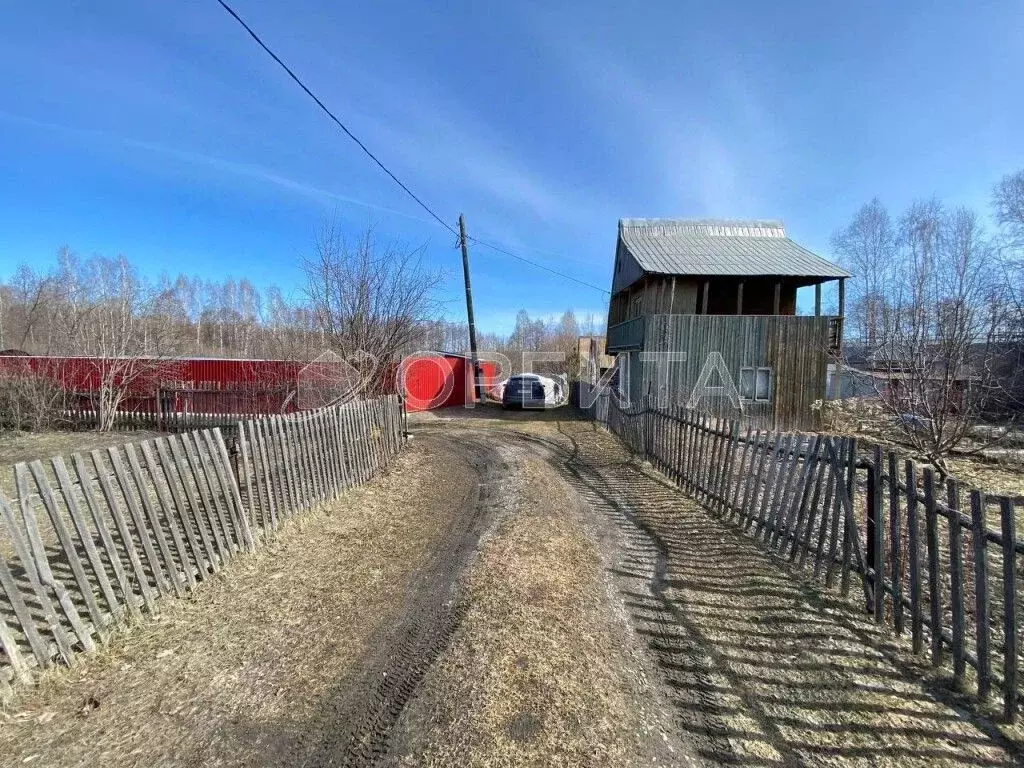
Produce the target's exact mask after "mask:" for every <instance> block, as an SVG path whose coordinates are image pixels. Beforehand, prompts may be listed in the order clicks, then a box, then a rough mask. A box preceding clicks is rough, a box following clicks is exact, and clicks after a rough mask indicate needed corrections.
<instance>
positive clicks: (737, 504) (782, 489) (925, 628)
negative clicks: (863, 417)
mask: <svg viewBox="0 0 1024 768" xmlns="http://www.w3.org/2000/svg"><path fill="white" fill-rule="evenodd" d="M588 402H589V401H588ZM590 411H591V413H592V415H593V417H594V418H595V419H596V420H597V421H598V422H599V423H601V424H602V425H603V426H605V427H606V428H607V429H609V430H610V431H611V432H613V433H615V434H616V435H618V436H619V437H620V438H621V439H622V440H623V442H624V443H625V444H626V445H627V446H628V447H629V448H630V449H631V450H632V451H633V452H635V453H637V454H638V455H640V456H642V457H644V458H645V459H647V460H648V461H650V462H651V464H652V465H653V466H654V467H655V468H656V469H658V470H659V471H660V472H662V473H663V474H665V475H666V476H667V477H668V478H669V479H670V480H672V481H673V482H674V483H675V484H676V485H677V486H678V487H680V488H681V489H682V490H683V491H684V492H686V493H688V494H690V495H692V496H694V497H695V498H697V499H698V500H700V501H702V502H703V503H704V504H705V505H706V506H708V507H709V508H710V509H711V510H712V511H713V512H714V513H716V514H718V515H720V516H722V517H724V518H727V519H729V520H731V521H733V522H735V523H736V524H737V525H738V526H739V527H740V528H742V530H744V531H745V532H746V533H747V534H749V535H751V536H753V537H754V538H756V539H757V540H758V541H760V542H761V543H763V545H764V546H766V547H767V548H768V549H769V550H770V551H772V552H773V553H774V554H776V555H777V556H779V557H781V558H783V559H785V560H787V561H788V562H789V563H791V564H792V565H793V566H794V567H796V568H799V569H805V568H806V569H808V570H810V571H811V572H812V573H813V576H814V578H815V579H821V580H823V581H824V585H825V587H826V588H836V587H838V589H839V590H840V591H841V593H842V594H843V595H848V594H849V592H850V589H851V587H852V584H853V583H854V582H857V584H858V587H857V588H858V592H860V591H863V596H864V599H865V605H866V607H867V610H868V611H869V612H870V613H871V614H872V615H873V617H874V620H875V621H876V622H877V623H879V624H883V623H888V624H891V626H892V628H893V630H894V631H895V632H896V634H897V635H900V636H903V635H906V634H907V633H908V631H909V635H910V646H911V650H912V651H913V652H914V653H924V652H925V650H926V649H927V651H928V653H929V657H930V661H931V664H932V665H933V666H935V667H940V666H943V665H944V664H946V663H947V662H948V661H950V660H951V661H952V672H953V679H954V682H955V684H956V685H957V686H958V687H959V688H961V689H963V690H967V689H968V688H969V687H970V688H973V689H974V690H975V691H976V693H977V695H978V697H980V698H981V699H983V700H985V699H988V698H989V697H990V695H991V694H992V692H993V689H994V688H995V689H998V691H999V692H1000V694H1001V698H1002V703H1003V715H1004V717H1005V719H1006V720H1008V721H1013V720H1014V719H1015V718H1016V715H1017V709H1018V703H1019V700H1020V699H1021V693H1020V691H1019V689H1018V665H1019V662H1018V658H1019V656H1020V654H1021V652H1022V651H1024V647H1022V638H1021V636H1020V629H1019V620H1018V616H1019V612H1020V610H1021V602H1022V595H1021V593H1020V591H1019V589H1018V583H1019V580H1020V578H1021V574H1020V565H1019V563H1018V555H1019V554H1021V553H1024V541H1021V540H1019V539H1018V538H1017V528H1016V524H1017V516H1018V514H1020V513H1021V509H1020V500H1018V499H1014V498H1009V497H1006V496H992V495H986V494H985V493H983V492H982V491H980V490H974V489H964V488H962V487H961V485H960V484H959V483H958V482H957V481H956V480H954V479H950V480H949V481H947V482H945V483H940V482H939V480H938V478H937V477H936V475H935V473H934V472H933V471H932V470H931V469H928V468H925V469H923V470H922V469H921V468H919V467H918V466H917V465H916V464H915V463H914V462H913V461H910V460H907V459H903V458H900V457H899V456H898V455H897V454H896V453H894V452H892V451H890V450H886V449H883V448H882V447H880V446H866V447H865V446H860V445H858V443H857V441H856V439H855V438H851V437H842V436H834V435H821V434H814V435H812V434H803V433H780V432H774V431H764V430H753V429H750V428H746V429H742V428H741V426H740V422H739V421H736V420H724V419H715V418H713V417H711V416H708V415H706V414H703V413H698V412H695V411H689V410H686V409H684V408H682V407H678V406H667V407H659V408H655V407H651V406H650V404H649V403H646V402H644V403H641V404H640V405H638V406H636V407H633V408H629V407H624V406H622V405H621V404H620V403H619V402H618V400H617V399H616V397H615V396H614V395H613V394H611V393H607V392H606V393H603V394H602V395H601V396H600V397H598V398H597V400H596V401H594V405H593V406H592V408H591V409H590ZM993 521H994V522H993ZM837 582H838V583H837ZM969 671H970V672H971V673H972V674H971V677H972V679H970V680H969V679H968V672H969Z"/></svg>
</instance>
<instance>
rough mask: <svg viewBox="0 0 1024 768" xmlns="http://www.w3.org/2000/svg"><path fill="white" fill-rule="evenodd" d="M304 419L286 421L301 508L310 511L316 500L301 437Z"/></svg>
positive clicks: (309, 467)
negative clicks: (296, 472)
mask: <svg viewBox="0 0 1024 768" xmlns="http://www.w3.org/2000/svg"><path fill="white" fill-rule="evenodd" d="M304 421H305V419H304V418H303V417H301V416H294V417H292V418H290V419H288V420H287V426H288V439H289V444H290V445H291V449H292V455H293V456H294V457H295V462H296V465H297V466H298V467H299V477H300V478H301V485H302V508H303V509H306V510H308V509H311V508H312V506H313V502H314V500H315V498H316V486H315V484H314V480H313V469H312V466H311V465H310V462H309V456H308V453H307V451H306V445H305V444H304V440H303V436H302V426H303V422H304Z"/></svg>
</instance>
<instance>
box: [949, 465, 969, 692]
mask: <svg viewBox="0 0 1024 768" xmlns="http://www.w3.org/2000/svg"><path fill="white" fill-rule="evenodd" d="M946 504H947V505H948V506H949V509H950V510H951V511H952V512H953V515H952V516H951V518H950V520H949V600H950V605H951V609H952V610H951V613H952V620H953V643H952V645H953V679H954V680H955V681H956V685H957V688H962V687H963V682H964V673H965V672H966V660H965V658H964V563H963V538H962V532H961V526H960V519H959V518H960V485H959V483H957V481H956V480H954V479H950V480H947V481H946Z"/></svg>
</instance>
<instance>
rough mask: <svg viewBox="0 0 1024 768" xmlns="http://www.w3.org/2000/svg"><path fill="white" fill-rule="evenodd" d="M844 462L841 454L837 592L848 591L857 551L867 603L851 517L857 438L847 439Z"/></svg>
mask: <svg viewBox="0 0 1024 768" xmlns="http://www.w3.org/2000/svg"><path fill="white" fill-rule="evenodd" d="M845 458H846V463H845V465H844V464H843V463H842V461H843V455H840V457H838V460H839V462H840V467H839V469H840V473H841V474H842V475H843V476H844V477H845V478H846V482H845V483H844V484H843V485H842V486H840V488H841V490H842V492H841V493H840V494H839V502H840V504H842V507H843V564H842V567H841V568H840V571H839V573H840V586H839V593H840V594H841V595H842V596H843V597H846V596H847V595H848V594H849V593H850V560H851V557H852V556H853V553H854V551H858V558H857V559H858V562H860V564H861V577H862V583H863V585H864V592H865V597H866V599H867V603H868V605H870V604H871V595H870V592H871V587H869V586H868V580H867V566H866V565H865V564H864V562H863V560H862V559H861V558H860V556H859V549H860V536H858V534H857V523H856V520H855V519H854V517H853V492H854V486H855V484H856V479H857V478H856V471H857V470H856V467H857V438H856V437H851V438H848V439H847V445H846V454H845Z"/></svg>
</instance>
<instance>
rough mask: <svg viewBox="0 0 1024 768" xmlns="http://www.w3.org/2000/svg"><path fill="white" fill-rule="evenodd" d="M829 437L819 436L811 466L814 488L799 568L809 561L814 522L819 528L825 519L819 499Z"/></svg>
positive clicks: (823, 479) (808, 508)
mask: <svg viewBox="0 0 1024 768" xmlns="http://www.w3.org/2000/svg"><path fill="white" fill-rule="evenodd" d="M828 439H829V438H828V437H826V436H824V435H819V437H818V453H817V455H816V456H815V458H814V466H813V467H812V468H811V473H812V475H813V476H814V490H813V491H812V492H811V501H810V503H809V504H808V505H807V527H806V528H805V531H804V540H803V543H802V545H801V548H800V560H799V562H798V563H797V568H800V569H803V567H804V564H805V563H806V562H807V557H808V555H810V553H811V540H812V539H813V538H814V531H815V528H814V523H815V521H817V522H818V528H819V529H820V528H821V527H822V526H823V524H824V521H823V520H821V519H820V518H821V514H820V513H819V511H818V510H819V507H818V501H819V500H820V499H821V486H822V484H823V483H824V482H825V474H826V471H827V466H826V464H825V462H824V461H822V460H821V454H822V449H823V448H824V445H825V441H826V440H828Z"/></svg>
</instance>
